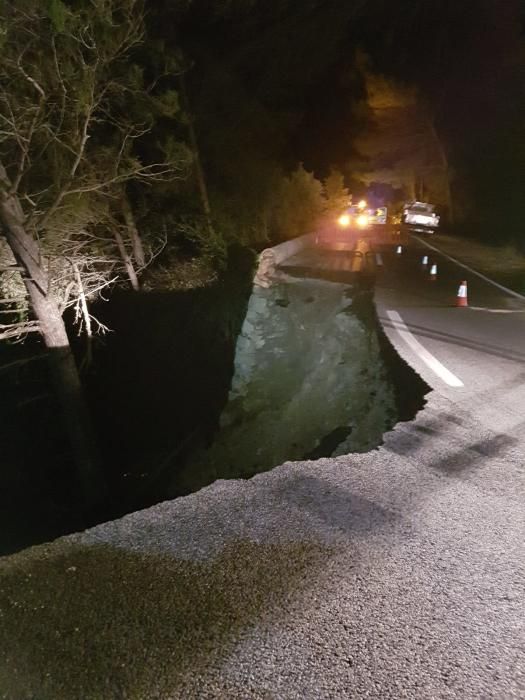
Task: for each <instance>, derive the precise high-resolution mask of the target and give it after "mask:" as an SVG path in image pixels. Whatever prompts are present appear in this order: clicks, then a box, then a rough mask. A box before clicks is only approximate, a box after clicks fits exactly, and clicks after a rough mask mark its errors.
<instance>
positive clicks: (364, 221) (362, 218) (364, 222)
mask: <svg viewBox="0 0 525 700" xmlns="http://www.w3.org/2000/svg"><path fill="white" fill-rule="evenodd" d="M356 224H357V225H358V226H359V227H360V228H366V227H367V226H368V216H367V215H366V214H360V215H359V216H358V217H357V219H356Z"/></svg>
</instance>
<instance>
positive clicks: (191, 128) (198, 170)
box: [179, 73, 215, 237]
mask: <svg viewBox="0 0 525 700" xmlns="http://www.w3.org/2000/svg"><path fill="white" fill-rule="evenodd" d="M179 84H180V89H181V94H182V101H183V104H184V106H185V108H186V112H187V116H188V132H189V136H190V144H191V150H192V151H193V158H194V161H195V174H196V177H197V186H198V188H199V194H200V198H201V203H202V209H203V211H204V216H205V217H206V223H207V225H208V230H209V232H210V234H211V235H212V237H215V230H214V228H213V221H212V217H211V207H210V199H209V197H208V188H207V186H206V178H205V176H204V169H203V167H202V161H201V157H200V151H199V144H198V142H197V135H196V133H195V125H194V123H193V116H192V114H191V110H190V105H189V101H188V95H187V93H186V81H185V78H184V73H181V74H180V76H179Z"/></svg>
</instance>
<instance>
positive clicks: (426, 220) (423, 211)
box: [402, 201, 439, 233]
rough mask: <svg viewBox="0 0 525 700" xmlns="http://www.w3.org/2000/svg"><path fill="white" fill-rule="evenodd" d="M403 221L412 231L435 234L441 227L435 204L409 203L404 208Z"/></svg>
mask: <svg viewBox="0 0 525 700" xmlns="http://www.w3.org/2000/svg"><path fill="white" fill-rule="evenodd" d="M402 221H403V223H404V224H406V225H407V226H410V228H411V229H412V230H415V231H421V232H423V233H433V232H434V231H435V230H436V229H437V227H438V226H439V216H438V214H436V212H435V207H434V205H433V204H429V203H428V202H415V201H414V202H408V203H407V204H405V206H404V208H403V217H402Z"/></svg>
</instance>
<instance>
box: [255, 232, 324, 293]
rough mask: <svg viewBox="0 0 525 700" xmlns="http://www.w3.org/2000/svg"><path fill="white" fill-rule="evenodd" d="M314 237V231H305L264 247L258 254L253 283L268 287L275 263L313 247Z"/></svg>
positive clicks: (274, 272) (274, 269) (273, 273)
mask: <svg viewBox="0 0 525 700" xmlns="http://www.w3.org/2000/svg"><path fill="white" fill-rule="evenodd" d="M315 237H316V234H315V232H312V233H305V234H304V235H303V236H298V237H297V238H292V239H290V240H289V241H284V242H283V243H278V244H277V245H275V246H273V247H272V248H265V249H264V250H263V251H262V252H261V253H260V254H259V266H258V268H257V272H256V273H255V277H254V280H253V283H254V284H256V285H258V286H259V287H269V286H270V285H271V283H272V277H274V276H275V274H276V267H277V265H280V264H281V263H282V262H284V261H285V260H287V259H288V258H291V257H292V255H296V254H297V253H299V251H301V250H304V249H305V248H313V247H314V246H315Z"/></svg>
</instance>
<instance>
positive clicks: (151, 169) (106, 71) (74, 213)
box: [0, 0, 184, 507]
mask: <svg viewBox="0 0 525 700" xmlns="http://www.w3.org/2000/svg"><path fill="white" fill-rule="evenodd" d="M0 26H1V28H2V29H1V33H0V49H1V51H0V224H1V231H0V266H1V267H0V276H1V279H0V289H1V290H2V293H1V297H2V298H1V299H0V303H1V304H2V306H1V307H0V309H1V310H2V315H1V316H0V339H6V338H12V337H20V336H23V335H24V334H26V333H30V332H38V333H39V334H40V335H41V337H42V339H43V342H44V344H45V346H46V349H47V356H48V358H49V362H50V366H51V370H52V372H51V376H52V377H53V382H54V386H55V390H56V393H57V396H58V397H59V400H60V403H61V406H62V410H63V415H64V419H65V422H66V426H67V430H68V435H69V439H70V443H71V446H72V451H73V454H74V458H75V463H76V466H77V473H78V478H79V481H80V483H81V485H82V488H83V493H84V496H85V500H86V503H87V506H88V507H90V506H93V505H96V503H97V502H100V501H101V500H103V498H104V493H105V487H104V479H103V474H102V470H101V468H100V464H99V460H98V458H97V455H96V449H95V445H94V441H93V438H92V432H91V427H90V421H89V416H88V412H87V410H86V404H85V401H84V397H83V393H82V386H81V381H80V377H79V372H78V368H77V366H76V363H75V359H74V357H73V354H72V351H71V347H70V343H69V339H68V335H67V332H66V326H65V324H64V320H63V312H64V310H65V309H66V308H67V307H68V306H71V305H74V306H75V307H76V312H77V313H76V315H77V317H78V318H79V319H81V320H82V321H83V323H84V325H85V326H86V327H87V330H88V331H89V330H90V326H91V323H92V319H91V316H90V314H89V309H88V301H89V299H90V298H92V297H93V295H95V294H96V293H97V292H98V291H99V290H100V289H101V288H103V287H104V286H106V285H108V284H109V283H111V281H112V280H114V279H115V277H116V275H118V273H119V270H118V268H119V265H120V266H121V267H122V258H124V263H125V264H126V262H127V261H126V255H125V254H126V249H125V247H124V246H123V245H121V246H120V248H119V247H118V246H117V247H115V246H114V247H113V248H111V246H108V232H111V231H112V232H113V240H115V233H117V236H116V241H117V243H119V238H118V236H119V235H120V234H118V231H117V232H115V228H114V224H115V220H116V219H117V221H118V220H119V217H118V216H117V217H116V218H115V209H116V208H117V209H118V210H119V211H120V214H121V217H120V220H121V221H123V222H124V224H125V225H126V226H127V227H128V230H129V229H130V230H131V234H132V236H131V238H132V243H133V248H134V251H135V256H136V259H137V260H138V262H139V264H141V263H142V262H143V252H142V250H141V249H140V245H139V241H137V240H136V239H135V240H133V235H134V234H135V233H136V231H133V220H132V212H131V208H130V205H129V201H128V200H127V199H126V183H128V182H130V181H131V180H137V181H145V182H156V181H162V180H166V179H170V178H173V177H174V176H177V174H178V173H180V171H181V168H183V167H184V163H183V162H182V161H183V159H181V158H180V154H176V153H175V152H173V157H170V156H169V155H168V156H165V155H164V156H162V157H157V156H158V152H157V153H156V154H155V158H154V159H151V158H150V159H149V160H148V159H147V158H145V157H144V155H143V153H141V156H140V157H139V156H138V155H137V152H139V151H137V148H136V144H137V142H138V141H139V140H140V139H142V138H144V136H145V135H146V134H147V133H148V132H149V131H150V129H151V122H150V121H148V119H147V113H146V112H145V111H143V112H142V113H141V112H140V111H138V110H135V111H133V110H129V109H128V108H127V105H129V104H130V101H133V100H134V98H135V100H138V99H139V98H140V99H142V100H143V101H144V95H145V94H146V93H147V88H146V87H145V84H144V79H143V76H142V74H141V72H140V70H138V69H137V65H136V64H135V63H134V61H133V59H132V55H133V52H135V51H136V50H137V48H138V47H139V46H140V44H141V43H142V42H143V41H144V23H143V8H142V5H141V2H139V0H71V1H69V2H67V3H66V2H64V1H63V0H50V1H49V2H46V3H43V2H41V0H12V1H9V0H6V1H4V2H2V4H1V6H0ZM156 99H157V100H158V99H161V98H158V97H157V98H156ZM168 101H169V100H168ZM145 113H146V117H144V114H145ZM115 203H117V205H116V204H115ZM112 225H113V229H112ZM2 237H3V244H2ZM121 242H122V239H121V240H120V243H121ZM119 252H120V259H119Z"/></svg>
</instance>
